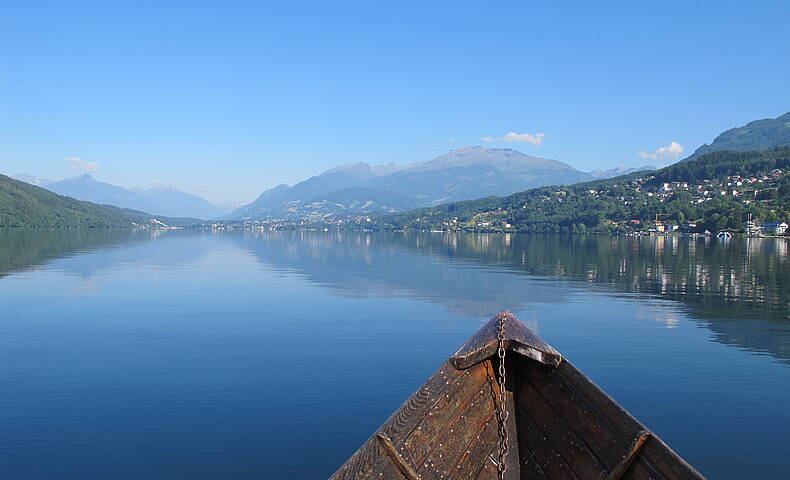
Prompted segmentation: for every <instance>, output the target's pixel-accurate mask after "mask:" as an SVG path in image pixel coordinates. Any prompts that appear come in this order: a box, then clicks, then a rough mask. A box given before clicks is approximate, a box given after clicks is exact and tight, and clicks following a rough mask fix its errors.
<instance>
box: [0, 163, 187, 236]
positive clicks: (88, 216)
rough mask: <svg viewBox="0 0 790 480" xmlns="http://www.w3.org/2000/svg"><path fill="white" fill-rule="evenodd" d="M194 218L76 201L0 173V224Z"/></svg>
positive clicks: (97, 224)
mask: <svg viewBox="0 0 790 480" xmlns="http://www.w3.org/2000/svg"><path fill="white" fill-rule="evenodd" d="M199 223H201V221H200V220H198V219H195V218H172V217H166V216H161V215H151V214H149V213H145V212H140V211H137V210H132V209H126V208H119V207H115V206H112V205H97V204H95V203H91V202H87V201H83V200H77V199H75V198H73V197H69V196H63V195H58V194H56V193H54V192H52V191H50V190H47V189H45V188H42V187H38V186H35V185H31V184H29V183H27V182H23V181H21V180H16V179H14V178H11V177H7V176H5V175H1V174H0V227H34V228H37V227H45V228H130V227H134V226H135V225H154V226H180V227H184V226H192V225H196V224H199Z"/></svg>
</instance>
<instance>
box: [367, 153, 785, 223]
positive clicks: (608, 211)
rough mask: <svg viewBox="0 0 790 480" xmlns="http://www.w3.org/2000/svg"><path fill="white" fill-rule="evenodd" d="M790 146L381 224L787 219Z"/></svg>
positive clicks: (436, 210)
mask: <svg viewBox="0 0 790 480" xmlns="http://www.w3.org/2000/svg"><path fill="white" fill-rule="evenodd" d="M788 169H790V147H781V148H777V149H774V150H770V151H763V152H757V151H755V152H733V151H724V152H714V153H710V154H707V155H704V156H702V157H700V158H698V159H696V160H693V161H691V162H682V163H678V164H675V165H672V166H669V167H666V168H663V169H661V170H657V171H649V172H637V173H632V174H629V175H625V176H621V177H615V178H611V179H606V180H598V181H592V182H584V183H578V184H575V185H570V186H553V187H541V188H535V189H532V190H528V191H525V192H520V193H516V194H513V195H510V196H507V197H487V198H483V199H480V200H471V201H466V202H456V203H449V204H446V205H440V206H437V207H433V208H425V209H420V210H415V211H412V212H408V213H405V214H399V215H392V216H387V217H381V218H379V219H378V221H377V223H376V226H377V227H378V228H381V229H402V228H405V229H418V230H474V231H521V232H559V233H582V232H613V231H631V230H644V229H647V228H649V227H650V226H653V225H654V224H655V222H654V219H655V218H656V214H660V215H661V217H660V218H661V219H662V220H665V221H667V220H669V221H673V222H677V223H681V222H690V221H693V222H695V223H697V224H698V226H699V228H700V229H703V228H707V229H709V230H711V231H716V230H722V229H740V228H742V226H743V222H744V221H745V220H746V219H747V218H748V216H749V215H750V214H751V215H752V216H753V218H754V219H755V220H756V221H758V222H760V221H787V220H788V219H790V175H788Z"/></svg>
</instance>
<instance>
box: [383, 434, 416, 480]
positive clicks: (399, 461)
mask: <svg viewBox="0 0 790 480" xmlns="http://www.w3.org/2000/svg"><path fill="white" fill-rule="evenodd" d="M376 436H377V437H378V439H379V440H380V441H381V445H382V446H383V447H384V451H385V452H386V453H387V455H388V456H389V457H390V460H392V463H393V464H394V465H395V466H396V467H398V470H400V473H401V474H403V476H404V477H406V479H407V480H420V477H419V476H418V475H417V472H415V471H414V467H412V466H411V465H410V464H409V462H408V461H407V460H406V459H405V458H404V457H403V454H402V453H400V452H398V449H397V448H395V445H393V443H392V440H390V438H389V437H388V436H386V435H384V434H383V433H381V432H379V433H378V435H376Z"/></svg>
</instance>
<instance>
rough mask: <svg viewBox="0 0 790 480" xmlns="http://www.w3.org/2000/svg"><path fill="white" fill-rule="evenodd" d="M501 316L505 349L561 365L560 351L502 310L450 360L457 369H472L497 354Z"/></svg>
mask: <svg viewBox="0 0 790 480" xmlns="http://www.w3.org/2000/svg"><path fill="white" fill-rule="evenodd" d="M500 317H505V342H504V344H505V349H507V350H510V351H513V352H518V353H520V354H521V355H524V356H526V357H529V358H531V359H533V360H537V361H538V362H540V363H544V364H546V365H559V364H560V362H561V361H562V355H560V353H559V352H558V351H556V350H554V348H553V347H552V346H551V345H549V344H548V343H546V342H544V341H543V339H542V338H540V337H538V336H537V335H535V334H534V333H533V332H532V331H531V330H530V329H528V328H527V327H526V326H525V325H524V324H523V323H521V321H519V320H518V319H517V318H516V317H515V316H513V314H511V313H510V312H507V311H502V312H499V313H498V314H496V316H495V317H494V318H492V319H491V320H490V321H489V322H488V323H486V324H485V325H484V326H483V328H481V329H480V330H478V332H477V333H476V334H475V335H474V336H473V337H472V338H470V339H469V340H468V341H467V342H466V343H464V344H463V345H461V348H459V349H458V350H457V351H456V352H455V353H454V354H453V356H452V357H450V361H451V362H452V363H453V365H454V366H455V367H456V368H468V367H470V366H472V365H475V364H477V363H480V362H482V361H483V360H485V359H486V358H490V357H493V356H494V355H495V354H496V352H497V348H498V340H497V333H498V325H499V319H500Z"/></svg>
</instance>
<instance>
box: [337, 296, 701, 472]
mask: <svg viewBox="0 0 790 480" xmlns="http://www.w3.org/2000/svg"><path fill="white" fill-rule="evenodd" d="M501 358H504V362H501V361H500V359H501ZM500 365H502V366H504V368H503V369H501V368H500ZM502 386H504V388H502ZM502 420H504V421H502ZM501 478H504V479H508V480H515V479H532V478H535V479H579V480H581V479H609V480H615V479H701V478H704V477H703V476H702V475H701V474H700V473H699V472H697V471H696V470H695V469H694V468H693V467H692V466H691V465H689V464H688V463H687V462H686V461H684V460H683V459H682V458H681V457H680V456H678V455H677V454H676V453H675V452H674V451H672V449H671V448H669V446H668V445H667V444H665V443H664V442H663V441H662V440H661V439H660V438H659V437H658V436H656V435H655V434H653V433H652V432H651V431H650V430H648V429H647V428H646V427H645V426H644V425H642V424H641V423H639V421H637V420H636V419H635V418H634V417H633V416H631V415H630V414H629V413H628V412H627V411H625V410H624V409H623V408H622V407H620V406H619V405H618V404H617V403H616V402H615V401H614V400H613V399H612V398H611V397H609V396H608V395H607V394H606V393H604V392H603V391H602V390H601V389H600V388H598V386H596V385H595V384H594V383H593V382H592V381H591V380H590V379H589V378H587V377H586V376H585V375H584V374H583V373H581V372H580V371H579V370H578V369H576V368H575V367H574V366H573V365H572V364H571V363H570V362H568V361H567V360H566V359H564V358H563V357H562V356H561V355H560V353H559V352H557V351H556V350H555V349H554V348H553V347H551V346H550V345H548V344H547V343H545V342H544V341H543V340H542V339H541V338H540V337H538V336H537V335H536V334H534V333H533V332H532V331H531V330H529V329H528V328H527V327H526V326H525V325H524V324H523V323H521V322H520V321H519V320H518V319H517V318H516V317H515V316H513V315H512V314H510V313H508V312H501V313H499V314H498V315H496V316H495V317H494V318H492V319H491V321H489V322H488V323H487V324H486V325H485V326H483V327H482V328H481V329H480V330H479V331H478V332H477V333H476V334H475V335H474V336H473V337H472V338H470V339H469V341H467V342H466V343H465V344H464V345H462V346H461V348H459V349H458V350H457V351H456V352H455V353H454V354H453V355H452V356H451V357H450V358H449V359H448V360H447V361H446V362H445V363H444V364H442V366H441V367H439V369H438V370H437V371H436V373H434V375H433V376H432V377H431V378H429V379H428V381H426V382H425V384H424V385H423V386H422V387H421V388H420V389H419V390H418V391H417V392H415V393H414V394H413V395H412V396H411V398H409V399H408V400H407V401H406V402H405V403H404V404H403V406H401V408H400V409H399V410H398V411H396V412H395V413H394V414H393V415H392V416H391V417H390V418H389V420H387V421H386V422H385V423H384V424H383V425H382V426H381V427H380V428H379V430H378V431H377V432H376V433H375V434H374V435H373V436H372V437H371V438H370V439H369V440H368V441H367V442H366V443H365V444H364V445H363V446H362V447H361V448H360V449H359V450H358V451H357V452H356V453H355V454H354V455H353V456H352V457H351V458H349V459H348V461H346V463H345V464H343V465H342V466H341V467H340V468H339V469H338V470H337V472H335V474H334V475H333V476H332V477H331V479H330V480H362V479H399V480H400V479H406V480H417V479H419V480H428V479H501Z"/></svg>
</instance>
